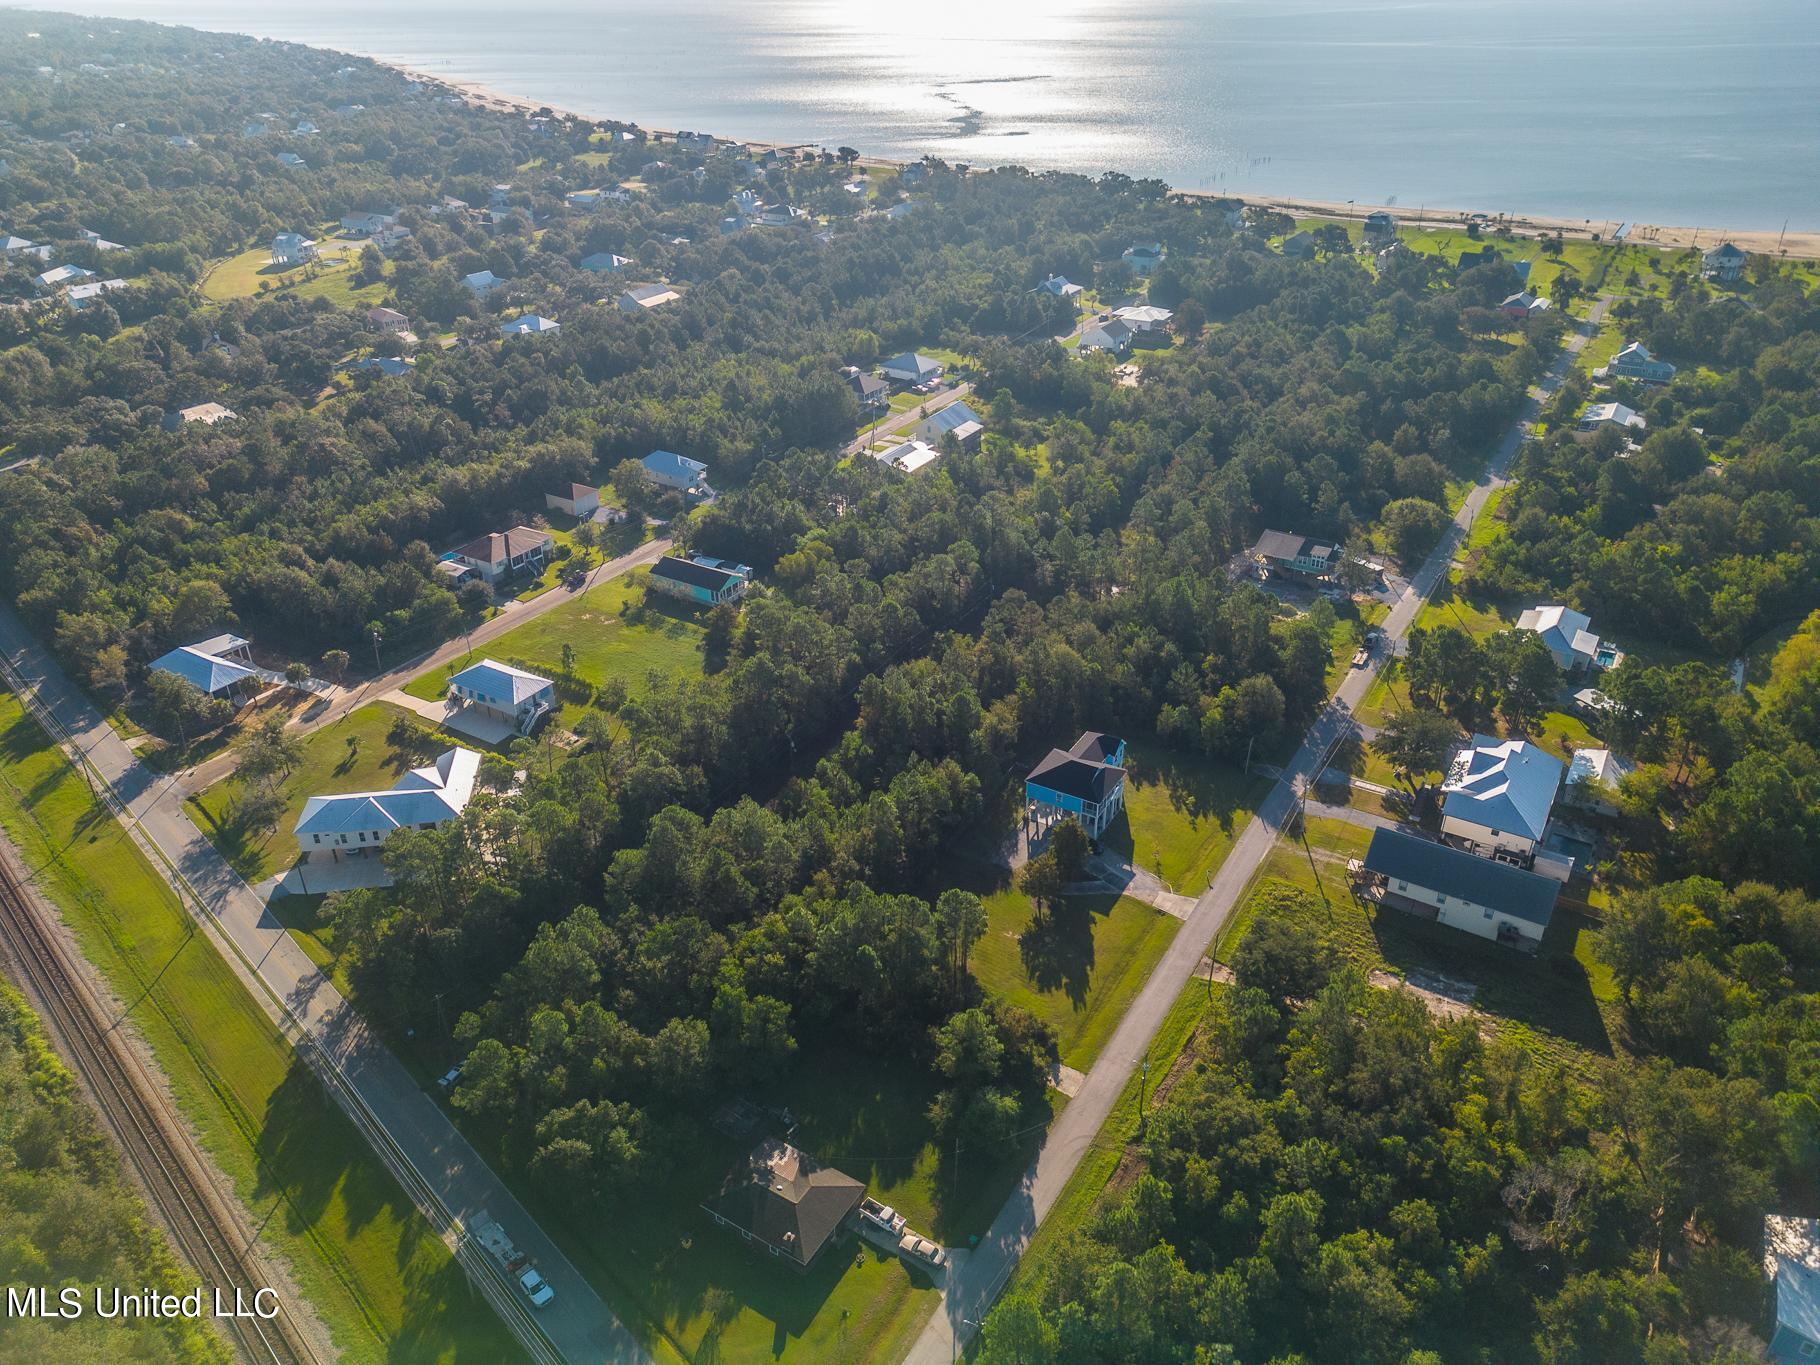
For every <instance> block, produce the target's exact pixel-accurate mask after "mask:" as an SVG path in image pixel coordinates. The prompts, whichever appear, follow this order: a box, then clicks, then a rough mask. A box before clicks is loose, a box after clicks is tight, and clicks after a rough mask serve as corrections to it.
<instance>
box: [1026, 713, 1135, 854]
mask: <svg viewBox="0 0 1820 1365" xmlns="http://www.w3.org/2000/svg"><path fill="white" fill-rule="evenodd" d="M1124 765H1125V741H1124V740H1122V739H1119V738H1118V737H1117V736H1115V735H1103V734H1101V733H1099V732H1098V731H1097V730H1088V731H1087V732H1085V733H1084V734H1083V735H1082V736H1081V737H1080V738H1079V739H1077V740H1075V741H1074V743H1073V744H1072V745H1071V746H1070V747H1068V748H1066V749H1051V750H1050V751H1049V753H1048V754H1047V755H1046V756H1045V757H1044V758H1043V760H1042V762H1040V763H1038V764H1037V765H1036V766H1035V767H1034V768H1032V769H1031V770H1030V773H1029V775H1028V776H1027V777H1025V778H1024V802H1025V805H1026V817H1027V818H1029V819H1033V820H1034V821H1035V822H1036V823H1037V824H1038V825H1050V824H1053V823H1055V822H1057V821H1060V820H1064V819H1073V820H1076V821H1079V822H1080V826H1081V828H1082V829H1084V830H1086V831H1087V837H1088V838H1090V839H1097V838H1099V837H1100V835H1102V834H1104V833H1105V832H1106V829H1107V827H1108V826H1110V825H1111V824H1112V822H1113V821H1114V820H1115V819H1117V818H1118V813H1119V812H1120V811H1121V810H1123V809H1124V808H1125V766H1124Z"/></svg>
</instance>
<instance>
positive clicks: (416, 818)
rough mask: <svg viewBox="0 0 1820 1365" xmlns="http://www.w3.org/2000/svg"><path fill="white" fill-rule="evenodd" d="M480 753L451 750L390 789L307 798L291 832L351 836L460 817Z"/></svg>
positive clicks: (475, 773)
mask: <svg viewBox="0 0 1820 1365" xmlns="http://www.w3.org/2000/svg"><path fill="white" fill-rule="evenodd" d="M479 772H480V755H479V754H477V753H475V752H474V751H473V750H472V749H462V748H454V749H449V750H448V751H447V752H445V753H443V754H442V755H441V756H440V757H439V758H437V760H436V761H435V762H434V763H433V764H431V765H429V766H428V767H424V768H413V769H412V770H411V771H410V772H408V773H406V774H405V775H404V776H403V777H401V778H399V779H398V782H397V785H396V786H394V787H393V788H392V789H391V790H390V791H382V792H380V791H373V792H343V793H338V794H335V795H331V796H312V797H311V798H310V799H309V800H308V801H306V802H304V805H303V811H302V813H301V814H300V815H299V816H298V817H297V830H296V832H297V834H298V835H299V836H302V835H305V834H354V833H358V832H363V831H365V832H371V831H373V830H388V831H389V830H394V829H403V828H405V827H407V826H410V825H429V824H440V823H441V822H442V821H444V820H449V819H452V818H453V817H455V816H457V815H460V814H461V812H462V810H463V809H465V808H466V806H467V804H468V801H469V799H470V798H471V797H472V796H473V794H474V779H475V777H476V776H477V775H478V774H479Z"/></svg>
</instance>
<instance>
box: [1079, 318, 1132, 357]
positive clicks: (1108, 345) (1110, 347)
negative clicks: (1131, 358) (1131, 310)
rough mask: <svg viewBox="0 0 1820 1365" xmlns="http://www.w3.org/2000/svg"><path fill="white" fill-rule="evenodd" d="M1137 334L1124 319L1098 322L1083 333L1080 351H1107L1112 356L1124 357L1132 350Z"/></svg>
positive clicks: (1109, 319)
mask: <svg viewBox="0 0 1820 1365" xmlns="http://www.w3.org/2000/svg"><path fill="white" fill-rule="evenodd" d="M1136 337H1137V333H1136V332H1135V331H1133V330H1132V327H1131V324H1130V323H1128V322H1126V321H1124V320H1123V319H1122V318H1108V319H1107V320H1106V321H1105V322H1096V323H1094V324H1093V325H1092V326H1090V327H1088V328H1087V329H1086V330H1085V331H1084V332H1082V333H1081V344H1080V350H1081V351H1082V352H1088V351H1106V352H1108V353H1110V354H1112V355H1124V354H1125V352H1126V351H1129V350H1130V349H1131V343H1132V341H1133V340H1134V339H1135V338H1136Z"/></svg>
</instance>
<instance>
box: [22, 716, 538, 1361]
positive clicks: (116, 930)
mask: <svg viewBox="0 0 1820 1365" xmlns="http://www.w3.org/2000/svg"><path fill="white" fill-rule="evenodd" d="M0 825H4V827H5V829H6V832H7V834H8V836H9V837H10V838H11V839H12V840H13V842H14V843H15V844H16V845H18V847H19V848H20V850H21V852H22V853H23V855H24V857H25V859H26V861H27V863H28V865H29V866H30V867H31V868H32V869H33V872H34V874H35V879H36V881H37V883H38V885H39V887H40V888H41V889H42V890H43V892H44V894H45V895H46V896H47V897H48V898H49V899H50V900H51V901H52V902H53V903H54V904H55V905H56V906H57V908H58V909H59V911H60V912H61V913H62V915H63V918H64V921H65V923H67V924H68V925H69V927H70V929H71V930H72V931H73V932H74V934H75V936H76V938H77V939H78V941H79V942H80V943H81V945H82V948H83V951H84V953H85V954H86V955H87V956H88V958H89V960H90V961H91V962H93V963H94V964H95V965H96V967H98V968H99V969H100V971H101V973H102V975H103V976H104V977H105V978H106V980H107V982H108V983H109V985H110V986H111V987H112V989H113V991H114V992H115V994H116V995H118V997H119V998H120V999H121V1000H122V1001H123V1002H125V1003H126V1013H127V1015H128V1017H130V1018H131V1019H132V1021H133V1023H134V1024H135V1025H136V1026H137V1027H138V1029H139V1031H140V1032H141V1033H142V1034H144V1036H145V1038H146V1041H147V1042H148V1043H149V1044H150V1046H151V1048H152V1051H153V1052H154V1053H155V1054H156V1056H157V1059H158V1062H159V1065H160V1066H161V1067H162V1068H163V1070H164V1072H165V1074H166V1075H167V1076H168V1077H169V1079H170V1084H171V1089H172V1091H173V1093H174V1094H175V1096H176V1098H177V1102H178V1104H179V1105H180V1106H181V1108H182V1109H183V1111H184V1113H185V1115H186V1116H187V1117H188V1119H189V1121H190V1123H191V1124H192V1125H193V1126H194V1128H195V1131H196V1133H197V1135H198V1137H199V1138H200V1140H201V1142H202V1144H203V1146H204V1147H205V1148H206V1149H207V1150H208V1151H209V1152H210V1153H211V1154H212V1155H213V1157H214V1159H215V1161H216V1162H217V1163H218V1164H219V1165H220V1167H221V1169H222V1170H223V1171H224V1172H225V1173H226V1175H227V1177H228V1179H229V1180H231V1181H232V1182H233V1185H234V1187H235V1189H236V1191H237V1192H238V1194H239V1196H240V1198H241V1199H242V1200H243V1201H244V1202H245V1204H246V1206H247V1208H248V1210H249V1211H250V1213H251V1215H252V1219H253V1222H254V1225H255V1226H257V1227H258V1228H260V1229H261V1233H260V1235H261V1237H262V1238H264V1239H265V1240H266V1242H267V1243H268V1244H269V1245H270V1246H272V1247H273V1248H274V1249H275V1250H276V1251H277V1253H278V1254H279V1255H280V1256H282V1257H283V1258H284V1260H285V1261H286V1262H287V1263H288V1264H289V1266H290V1269H291V1274H292V1276H293V1277H294V1278H295V1279H296V1281H297V1282H298V1285H299V1287H300V1288H301V1289H302V1291H303V1292H304V1293H305V1294H306V1295H307V1296H308V1297H309V1299H310V1301H311V1303H312V1304H313V1305H314V1306H315V1308H316V1310H317V1312H318V1313H319V1314H320V1316H321V1317H322V1319H323V1321H324V1323H325V1324H327V1326H328V1327H329V1329H330V1330H331V1331H332V1332H333V1333H334V1336H335V1345H336V1348H337V1351H338V1353H339V1354H340V1355H341V1356H342V1358H344V1359H347V1360H355V1361H373V1362H378V1361H395V1360H412V1361H417V1360H456V1361H474V1362H490V1361H496V1360H504V1359H507V1358H510V1357H511V1356H512V1355H513V1353H514V1349H515V1348H514V1343H513V1342H512V1340H511V1339H510V1338H509V1337H507V1336H506V1335H505V1333H504V1332H503V1331H502V1329H501V1328H500V1326H499V1323H498V1321H497V1320H496V1319H495V1318H494V1316H493V1314H492V1312H491V1310H490V1309H489V1308H488V1307H487V1306H486V1304H485V1302H484V1301H483V1300H480V1299H478V1298H476V1297H475V1296H474V1294H473V1293H472V1292H471V1291H470V1290H469V1288H468V1286H467V1284H466V1280H465V1277H464V1276H463V1274H462V1271H461V1270H460V1268H459V1267H458V1266H457V1265H456V1263H455V1262H454V1261H453V1260H452V1259H451V1258H450V1256H449V1254H448V1252H447V1251H446V1249H445V1248H444V1247H443V1244H442V1243H441V1241H439V1240H438V1239H437V1237H436V1236H435V1234H434V1232H433V1231H432V1230H431V1229H430V1227H429V1225H428V1224H426V1223H425V1222H424V1221H423V1220H422V1218H421V1217H420V1216H419V1215H418V1213H417V1211H416V1210H415V1209H414V1208H413V1207H412V1206H411V1204H410V1201H409V1200H408V1199H406V1198H405V1197H404V1195H403V1194H402V1193H401V1192H400V1191H399V1189H398V1187H397V1186H396V1184H394V1182H393V1180H392V1177H391V1175H390V1173H389V1172H387V1171H386V1169H385V1168H384V1167H383V1166H382V1165H381V1164H380V1163H379V1161H378V1160H377V1158H375V1157H374V1156H373V1155H372V1153H371V1152H370V1151H369V1149H368V1148H367V1146H366V1144H365V1143H364V1142H363V1141H362V1139H361V1138H360V1137H359V1135H358V1134H357V1133H356V1132H355V1130H354V1128H353V1126H352V1125H351V1124H349V1123H348V1122H347V1120H346V1119H345V1118H344V1117H343V1116H342V1114H341V1111H340V1110H339V1109H337V1108H336V1107H335V1105H334V1104H332V1103H331V1102H329V1101H328V1100H327V1099H326V1098H325V1097H324V1095H323V1093H322V1089H321V1087H320V1086H319V1085H318V1084H317V1082H316V1080H315V1078H314V1077H313V1076H311V1075H310V1073H309V1071H308V1069H307V1068H306V1067H305V1066H304V1065H303V1064H302V1063H301V1062H300V1061H298V1060H297V1058H296V1056H295V1054H294V1053H293V1052H292V1050H291V1048H290V1045H289V1044H288V1043H287V1042H286V1041H285V1040H284V1039H283V1038H282V1037H281V1036H280V1035H279V1034H278V1032H277V1030H276V1029H275V1028H273V1026H272V1025H271V1023H270V1021H269V1020H268V1019H267V1018H266V1017H265V1015H264V1013H262V1012H261V1010H260V1008H259V1006H258V1005H257V1004H256V1003H255V1002H254V1000H253V999H252V998H251V997H250V996H249V995H248V994H247V992H246V990H245V988H244V987H242V985H241V984H240V981H239V979H238V978H237V977H235V975H234V974H233V972H232V971H231V970H230V969H229V967H228V965H227V964H226V963H225V962H224V961H223V960H222V959H221V957H220V956H219V954H218V953H217V951H216V949H215V947H214V945H213V944H211V943H210V942H209V941H208V940H207V939H206V938H204V937H202V936H201V935H199V934H197V933H196V932H195V929H194V926H193V925H192V923H191V921H190V919H189V917H188V916H187V915H186V914H184V912H183V910H182V908H181V907H180V906H179V905H178V904H177V902H176V900H175V899H174V898H173V897H172V895H171V894H170V891H169V890H168V888H166V886H165V885H164V883H163V882H162V881H161V880H160V879H159V877H158V875H157V874H156V873H155V872H154V871H153V870H152V868H151V866H150V865H149V864H148V863H147V862H146V861H145V858H144V857H143V855H142V854H141V853H140V852H139V850H138V848H137V847H136V846H135V845H134V844H133V843H132V841H131V840H130V839H129V837H128V836H127V835H126V833H125V832H124V831H123V830H122V829H121V827H120V826H119V825H118V824H117V823H116V822H115V821H114V820H113V819H112V818H111V817H109V816H108V815H107V813H106V812H105V811H104V810H102V809H101V808H100V807H99V806H98V805H96V803H95V801H94V799H93V797H91V796H90V794H89V791H88V788H87V787H86V786H85V785H84V784H83V781H82V779H81V778H80V777H79V776H77V775H76V773H75V771H74V770H73V769H72V768H71V767H70V766H69V765H68V763H67V762H66V761H65V759H64V757H63V755H62V754H61V753H60V752H58V751H57V750H56V749H55V748H53V747H52V746H51V745H50V744H49V742H48V741H47V740H46V739H45V737H44V735H43V733H42V732H41V731H40V730H39V729H38V728H37V726H36V725H35V724H34V723H33V722H32V721H31V720H30V719H29V718H27V717H26V715H25V713H24V711H23V709H22V708H21V707H20V705H19V704H18V702H17V700H16V699H15V698H13V697H12V696H11V695H8V694H5V693H0Z"/></svg>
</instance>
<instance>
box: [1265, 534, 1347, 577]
mask: <svg viewBox="0 0 1820 1365" xmlns="http://www.w3.org/2000/svg"><path fill="white" fill-rule="evenodd" d="M1251 554H1252V557H1253V558H1254V559H1256V560H1258V561H1259V562H1261V563H1262V564H1264V565H1266V566H1267V567H1269V568H1271V569H1274V570H1276V571H1277V572H1278V573H1292V574H1301V575H1303V576H1305V577H1308V578H1326V577H1327V576H1328V575H1329V574H1331V573H1332V572H1333V571H1334V570H1335V569H1337V568H1339V567H1340V547H1339V546H1338V545H1337V544H1335V543H1334V542H1333V541H1331V540H1317V539H1316V538H1315V537H1313V536H1298V535H1296V534H1294V533H1293V532H1290V531H1266V532H1264V534H1263V535H1261V536H1259V537H1258V543H1257V544H1256V545H1254V546H1252V547H1251Z"/></svg>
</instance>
